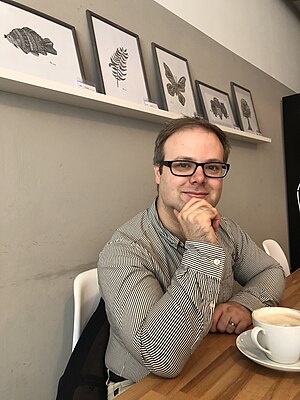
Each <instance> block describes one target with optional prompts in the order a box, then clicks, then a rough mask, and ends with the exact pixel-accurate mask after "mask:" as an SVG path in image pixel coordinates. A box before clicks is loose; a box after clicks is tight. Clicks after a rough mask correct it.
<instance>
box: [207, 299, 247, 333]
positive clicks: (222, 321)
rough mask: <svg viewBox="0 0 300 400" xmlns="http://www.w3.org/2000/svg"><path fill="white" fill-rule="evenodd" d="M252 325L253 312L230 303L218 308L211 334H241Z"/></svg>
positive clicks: (220, 305)
mask: <svg viewBox="0 0 300 400" xmlns="http://www.w3.org/2000/svg"><path fill="white" fill-rule="evenodd" d="M233 324H234V325H233ZM251 324H252V318H251V311H250V310H248V309H247V308H246V307H244V306H242V305H241V304H239V303H235V302H234V301H232V302H231V301H229V302H228V303H222V304H218V305H217V306H216V308H215V311H214V315H213V319H212V326H211V328H210V332H227V333H236V334H240V333H241V332H243V331H245V330H246V329H247V328H248V327H249V326H250V325H251Z"/></svg>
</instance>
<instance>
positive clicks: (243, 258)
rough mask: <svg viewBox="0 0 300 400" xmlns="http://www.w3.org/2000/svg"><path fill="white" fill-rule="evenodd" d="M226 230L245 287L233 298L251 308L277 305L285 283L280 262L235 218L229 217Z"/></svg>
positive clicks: (236, 266) (235, 265) (235, 268)
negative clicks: (243, 228) (265, 250)
mask: <svg viewBox="0 0 300 400" xmlns="http://www.w3.org/2000/svg"><path fill="white" fill-rule="evenodd" d="M225 224H227V227H226V230H227V233H228V235H230V236H231V238H230V240H231V241H232V243H233V244H232V248H233V249H234V251H233V254H234V260H233V263H234V264H233V271H234V277H235V279H236V281H237V282H238V283H240V285H242V289H241V290H240V291H239V292H238V293H236V294H235V295H234V296H233V297H232V298H231V299H230V300H231V301H236V302H238V303H240V304H242V305H243V306H245V307H246V308H248V309H249V310H250V311H253V310H255V309H257V308H260V307H265V306H277V305H278V304H279V302H280V299H281V296H282V293H283V291H284V287H285V275H284V271H283V268H282V267H281V265H280V264H279V263H278V262H277V261H275V260H274V259H273V258H272V257H270V256H269V255H267V254H266V253H265V252H264V251H263V250H262V249H261V248H260V247H258V246H257V245H256V243H254V242H253V240H252V239H251V238H250V237H249V235H248V234H247V233H246V232H244V231H243V230H242V229H241V228H240V227H239V226H238V225H237V224H236V223H235V222H233V221H231V220H228V219H226V220H225Z"/></svg>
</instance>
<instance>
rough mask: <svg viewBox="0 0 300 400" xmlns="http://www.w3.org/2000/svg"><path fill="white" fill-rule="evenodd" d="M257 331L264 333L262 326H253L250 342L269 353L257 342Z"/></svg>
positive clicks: (268, 351)
mask: <svg viewBox="0 0 300 400" xmlns="http://www.w3.org/2000/svg"><path fill="white" fill-rule="evenodd" d="M259 332H262V333H263V334H265V331H264V330H263V328H261V327H260V326H255V327H254V328H253V329H252V330H251V340H252V342H253V343H254V344H255V345H256V346H257V347H258V348H259V349H260V350H262V351H263V352H265V353H268V354H271V352H270V350H268V349H265V348H264V347H262V345H261V344H260V343H259V342H258V339H257V336H258V334H259Z"/></svg>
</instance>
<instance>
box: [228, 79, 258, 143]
mask: <svg viewBox="0 0 300 400" xmlns="http://www.w3.org/2000/svg"><path fill="white" fill-rule="evenodd" d="M230 85H231V90H232V96H233V101H234V104H235V107H236V110H237V115H238V120H239V123H240V127H241V128H242V130H243V131H245V132H249V133H254V134H256V135H261V132H260V129H259V125H258V120H257V116H256V112H255V108H254V103H253V99H252V95H251V92H250V90H249V89H246V88H244V87H242V86H240V85H238V84H237V83H234V82H230Z"/></svg>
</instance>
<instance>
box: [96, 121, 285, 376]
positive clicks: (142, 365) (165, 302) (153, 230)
mask: <svg viewBox="0 0 300 400" xmlns="http://www.w3.org/2000/svg"><path fill="white" fill-rule="evenodd" d="M229 150H230V146H229V143H228V140H227V137H226V136H225V134H224V133H223V132H222V131H221V130H220V129H219V128H217V127H216V126H214V125H212V124H210V123H208V122H206V121H204V120H200V119H195V118H180V119H178V120H173V121H171V122H170V123H168V125H166V126H165V128H164V129H162V131H161V132H160V134H159V136H158V137H157V139H156V143H155V151H154V174H155V181H156V184H157V186H158V197H157V199H156V201H154V203H153V204H152V206H151V207H150V208H149V209H147V210H145V211H143V212H141V213H140V214H138V215H137V216H136V217H134V218H133V219H132V220H131V221H129V222H127V223H126V224H125V225H123V226H122V227H121V228H119V229H118V230H117V231H116V233H115V234H114V235H113V237H112V239H111V240H110V241H109V243H108V244H107V245H106V246H105V248H104V249H103V251H102V252H101V254H100V257H99V265H98V270H99V283H100V286H101V291H102V296H103V298H104V301H105V304H106V311H107V316H108V320H109V322H110V329H111V330H110V339H109V344H108V348H107V352H106V365H107V368H108V369H109V370H110V371H111V373H112V374H113V375H114V374H116V375H117V376H119V377H123V378H125V379H127V380H130V381H133V382H135V381H138V380H140V379H141V378H143V377H144V376H146V375H147V374H149V373H150V372H152V373H154V374H157V375H160V376H163V377H166V378H172V377H175V376H177V375H178V374H179V373H180V371H181V370H182V368H183V366H184V365H185V363H186V361H187V360H188V359H189V357H190V355H191V353H192V352H193V351H194V350H195V348H196V347H197V346H198V344H199V343H200V342H201V340H202V339H203V338H204V337H205V336H206V335H207V334H208V333H209V332H227V333H229V334H231V333H235V334H239V333H241V332H242V331H244V330H246V329H247V328H248V327H249V326H250V325H251V311H252V310H254V309H256V308H259V307H263V306H271V305H277V304H278V303H279V299H280V296H281V294H282V291H283V289H284V274H283V270H282V268H281V266H280V265H279V264H278V263H277V262H275V260H273V259H272V258H270V257H269V256H268V255H266V254H265V253H264V252H263V251H262V250H261V249H259V248H258V247H257V246H256V245H255V244H254V242H253V241H252V240H251V239H250V238H249V236H248V235H247V234H246V233H245V232H243V231H242V230H241V228H240V227H239V226H238V225H237V224H236V223H234V222H233V221H231V220H229V219H227V218H224V217H221V216H220V213H219V211H218V210H217V208H216V206H217V204H218V202H219V200H220V197H221V193H222V187H223V179H224V178H225V176H226V174H227V173H228V171H229V164H227V160H228V156H229ZM234 281H237V282H238V283H239V284H240V285H241V290H240V291H239V292H238V293H234V290H233V288H234Z"/></svg>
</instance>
